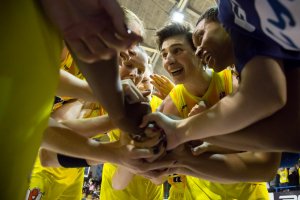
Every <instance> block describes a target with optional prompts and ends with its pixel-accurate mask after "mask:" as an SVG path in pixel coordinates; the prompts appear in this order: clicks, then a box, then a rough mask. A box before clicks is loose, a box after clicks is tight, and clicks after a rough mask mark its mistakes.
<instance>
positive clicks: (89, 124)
mask: <svg viewBox="0 0 300 200" xmlns="http://www.w3.org/2000/svg"><path fill="white" fill-rule="evenodd" d="M61 123H62V124H63V125H65V126H66V127H68V128H70V129H72V130H74V131H76V132H77V133H79V134H81V135H83V136H85V137H93V136H95V135H97V134H100V133H106V132H108V131H110V130H112V129H114V128H116V127H115V126H114V125H113V124H112V122H111V120H110V118H109V116H108V115H102V116H98V117H93V118H87V119H74V120H65V121H61Z"/></svg>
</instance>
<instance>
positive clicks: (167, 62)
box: [164, 53, 175, 65]
mask: <svg viewBox="0 0 300 200" xmlns="http://www.w3.org/2000/svg"><path fill="white" fill-rule="evenodd" d="M174 63H175V58H174V56H173V55H172V54H170V53H168V55H167V57H166V58H165V60H164V64H165V65H172V64H174Z"/></svg>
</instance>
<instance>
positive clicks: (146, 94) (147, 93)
mask: <svg viewBox="0 0 300 200" xmlns="http://www.w3.org/2000/svg"><path fill="white" fill-rule="evenodd" d="M141 93H142V95H143V97H147V96H149V95H150V94H151V91H149V90H147V91H142V92H141Z"/></svg>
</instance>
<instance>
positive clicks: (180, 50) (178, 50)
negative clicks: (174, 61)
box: [173, 48, 183, 54]
mask: <svg viewBox="0 0 300 200" xmlns="http://www.w3.org/2000/svg"><path fill="white" fill-rule="evenodd" d="M182 51H183V49H182V48H174V49H173V54H179V53H181V52H182Z"/></svg>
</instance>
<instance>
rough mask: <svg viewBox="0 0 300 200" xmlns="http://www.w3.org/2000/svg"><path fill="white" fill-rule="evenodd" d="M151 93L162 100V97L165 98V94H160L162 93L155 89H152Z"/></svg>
mask: <svg viewBox="0 0 300 200" xmlns="http://www.w3.org/2000/svg"><path fill="white" fill-rule="evenodd" d="M152 94H153V95H155V96H157V97H159V98H160V99H162V100H164V98H165V96H164V95H162V94H161V93H160V92H159V91H157V90H154V91H153V92H152Z"/></svg>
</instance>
